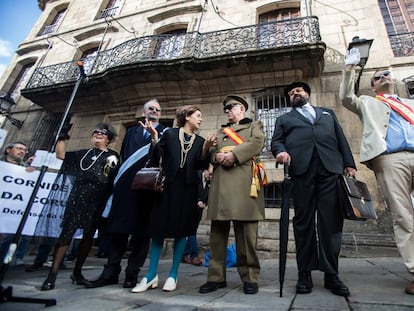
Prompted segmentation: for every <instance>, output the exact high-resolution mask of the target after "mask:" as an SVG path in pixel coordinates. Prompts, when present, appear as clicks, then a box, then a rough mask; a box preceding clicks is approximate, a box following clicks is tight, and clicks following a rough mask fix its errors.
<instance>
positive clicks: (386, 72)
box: [373, 70, 391, 81]
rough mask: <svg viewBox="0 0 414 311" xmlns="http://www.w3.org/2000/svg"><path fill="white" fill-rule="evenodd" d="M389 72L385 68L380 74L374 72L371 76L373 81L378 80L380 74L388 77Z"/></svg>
mask: <svg viewBox="0 0 414 311" xmlns="http://www.w3.org/2000/svg"><path fill="white" fill-rule="evenodd" d="M390 74H391V71H389V70H385V71H383V72H382V73H380V74H376V75H375V76H374V78H373V80H374V81H378V80H379V79H381V77H382V76H384V77H388V76H389V75H390Z"/></svg>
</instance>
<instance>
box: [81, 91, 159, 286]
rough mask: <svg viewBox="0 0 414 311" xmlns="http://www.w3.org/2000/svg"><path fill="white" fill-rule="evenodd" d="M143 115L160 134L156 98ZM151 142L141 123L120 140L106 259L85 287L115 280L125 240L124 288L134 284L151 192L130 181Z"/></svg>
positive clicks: (144, 242)
mask: <svg viewBox="0 0 414 311" xmlns="http://www.w3.org/2000/svg"><path fill="white" fill-rule="evenodd" d="M142 114H143V116H144V117H145V119H146V120H145V121H144V122H151V123H152V127H154V128H156V130H157V131H158V133H159V136H161V135H162V133H163V131H164V130H165V127H164V126H163V125H162V124H160V123H159V118H160V116H161V107H160V104H159V102H158V100H156V99H151V100H150V101H148V102H147V103H145V105H144V107H143V113H142ZM150 144H151V135H150V134H149V133H148V131H147V130H146V129H145V126H143V123H141V124H138V125H136V126H133V127H131V128H130V129H128V131H127V133H126V135H125V137H124V139H123V141H122V149H121V159H122V161H123V164H122V166H121V168H120V172H119V173H118V175H117V178H116V182H115V184H114V192H113V196H112V202H111V203H109V204H108V205H107V207H110V211H109V212H107V214H108V215H107V216H108V224H107V226H108V227H107V230H108V232H109V233H110V238H111V244H110V247H109V253H108V260H107V263H106V264H105V266H104V270H103V272H102V273H101V275H100V276H99V278H98V279H96V280H95V281H91V282H90V283H88V284H87V285H85V287H87V288H95V287H101V286H106V285H111V284H117V283H118V277H119V273H120V272H121V260H122V257H123V256H124V253H125V252H126V250H127V247H128V241H130V245H129V247H130V248H131V253H130V254H129V256H128V265H127V267H126V269H125V280H124V283H123V287H124V288H132V287H134V286H135V285H136V283H137V278H138V273H139V271H140V269H141V267H142V265H143V264H144V262H145V259H146V257H147V254H148V248H149V243H150V238H149V235H148V233H147V227H148V222H149V216H150V207H151V200H152V193H151V192H143V191H135V190H131V184H132V181H133V179H134V176H135V173H136V172H137V171H138V170H139V169H141V168H142V167H144V165H145V163H146V162H147V160H148V150H149V146H150ZM104 213H105V212H104ZM130 235H131V239H130V240H129V237H130Z"/></svg>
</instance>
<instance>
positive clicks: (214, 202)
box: [207, 118, 265, 221]
mask: <svg viewBox="0 0 414 311" xmlns="http://www.w3.org/2000/svg"><path fill="white" fill-rule="evenodd" d="M232 128H233V130H235V131H236V132H237V133H238V134H239V135H240V136H242V137H243V138H244V142H243V143H242V144H240V145H237V144H236V143H235V142H234V141H233V140H231V139H230V138H228V137H227V135H225V134H224V133H223V131H222V130H221V129H220V130H219V131H218V133H217V137H218V141H219V142H218V145H217V147H216V148H214V150H213V152H212V161H213V163H214V160H215V156H216V153H217V152H218V151H219V150H220V149H221V148H223V147H226V146H235V147H234V149H233V151H232V152H233V153H234V155H235V156H236V158H237V164H236V165H235V166H234V167H230V168H227V167H223V166H220V165H217V166H215V168H214V173H213V178H212V180H211V184H210V192H209V201H208V210H207V217H208V219H211V220H241V221H256V220H261V219H264V215H265V213H264V195H263V189H260V191H259V193H258V197H256V198H252V197H250V186H251V182H252V157H253V156H255V155H257V154H259V153H260V151H261V150H262V148H263V145H264V139H265V134H264V132H263V124H262V122H260V121H251V120H250V119H247V118H245V119H243V120H241V121H240V122H239V124H235V125H232Z"/></svg>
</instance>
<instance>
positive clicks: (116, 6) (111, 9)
mask: <svg viewBox="0 0 414 311" xmlns="http://www.w3.org/2000/svg"><path fill="white" fill-rule="evenodd" d="M121 2H122V0H109V1H108V4H107V5H106V7H105V9H103V10H102V11H101V14H100V17H99V18H105V17H108V16H115V15H118V14H119V10H120V9H121Z"/></svg>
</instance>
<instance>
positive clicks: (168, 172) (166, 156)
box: [150, 128, 209, 184]
mask: <svg viewBox="0 0 414 311" xmlns="http://www.w3.org/2000/svg"><path fill="white" fill-rule="evenodd" d="M178 133H179V129H178V128H170V129H168V130H167V131H165V133H164V134H163V136H162V137H161V139H160V141H159V143H158V144H156V145H155V148H153V150H151V153H152V154H151V161H150V166H158V163H159V160H160V156H162V166H163V169H164V173H165V181H166V182H174V180H175V177H176V175H177V172H178V170H179V168H180V161H181V145H180V140H179V139H178ZM203 144H204V138H203V137H201V136H199V135H197V136H196V138H195V140H194V143H193V147H192V148H191V149H190V151H189V152H188V154H187V162H186V182H187V183H188V184H198V183H199V182H200V177H199V176H198V171H199V170H203V169H205V168H207V167H208V164H209V157H208V156H207V157H206V158H205V159H200V157H201V151H202V148H203Z"/></svg>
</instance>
